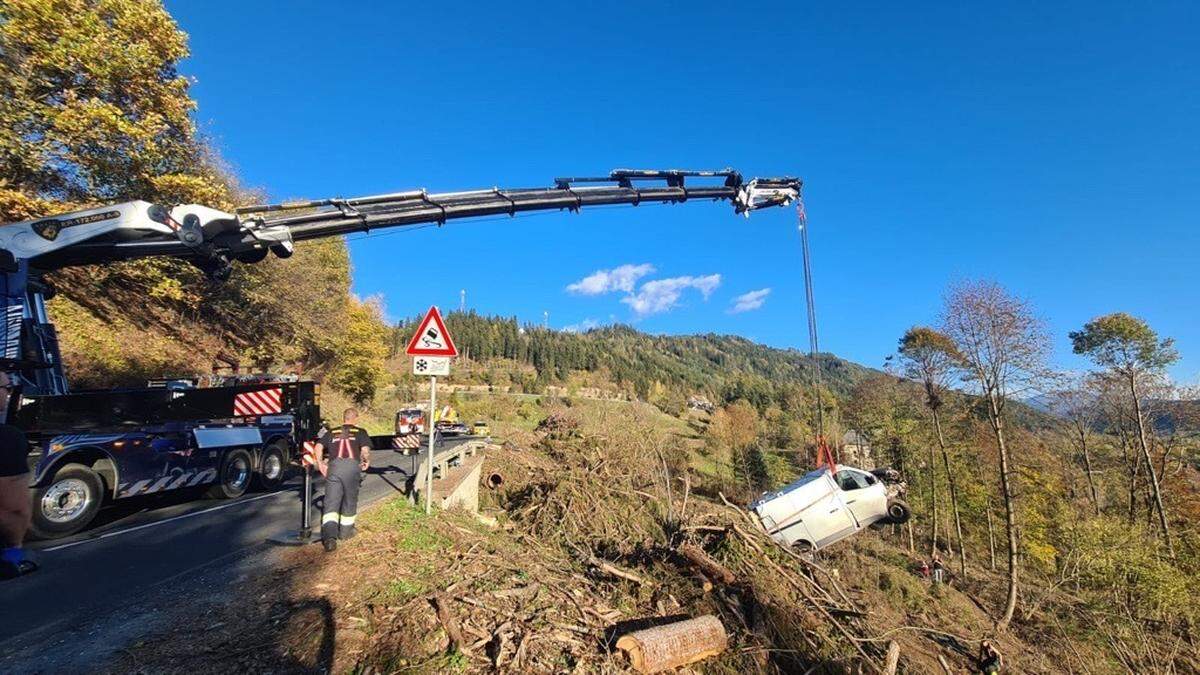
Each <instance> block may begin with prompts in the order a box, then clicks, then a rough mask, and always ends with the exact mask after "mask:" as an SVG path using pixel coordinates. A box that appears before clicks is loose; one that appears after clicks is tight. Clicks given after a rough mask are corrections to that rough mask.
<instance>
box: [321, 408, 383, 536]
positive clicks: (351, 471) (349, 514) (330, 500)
mask: <svg viewBox="0 0 1200 675" xmlns="http://www.w3.org/2000/svg"><path fill="white" fill-rule="evenodd" d="M319 443H320V444H321V448H322V450H323V452H324V455H325V458H326V459H327V460H328V461H329V470H328V471H327V472H326V474H325V507H324V510H323V513H322V514H321V538H322V539H337V538H345V537H349V536H351V535H353V534H354V518H355V516H357V515H358V484H359V480H360V479H361V478H362V470H361V469H360V468H359V463H360V462H361V461H362V455H363V450H364V449H368V450H369V449H370V447H371V437H370V436H368V435H367V432H366V431H363V430H362V429H360V428H358V427H355V426H351V425H343V426H341V427H338V428H337V429H334V430H333V431H329V432H326V433H325V434H324V435H323V436H321V438H320V439H319Z"/></svg>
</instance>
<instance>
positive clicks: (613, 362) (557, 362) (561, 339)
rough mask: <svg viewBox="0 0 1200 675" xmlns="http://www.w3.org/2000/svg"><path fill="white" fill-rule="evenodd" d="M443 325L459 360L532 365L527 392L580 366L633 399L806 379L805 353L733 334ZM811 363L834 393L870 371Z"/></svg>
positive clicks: (765, 392) (773, 389) (773, 386)
mask: <svg viewBox="0 0 1200 675" xmlns="http://www.w3.org/2000/svg"><path fill="white" fill-rule="evenodd" d="M446 323H447V327H448V328H449V330H450V332H451V334H452V335H453V336H454V339H455V343H456V345H457V346H458V348H459V351H460V353H462V354H463V355H465V356H466V357H467V358H469V359H473V360H477V361H486V360H489V359H510V360H512V361H515V362H517V363H521V364H526V365H529V366H532V367H533V368H534V369H535V370H536V376H535V377H534V379H533V380H532V381H530V382H528V383H526V384H528V386H529V388H530V390H531V391H532V390H539V389H542V388H544V387H545V385H547V384H563V383H566V382H567V381H568V380H569V378H570V376H571V373H572V372H573V371H585V372H589V373H602V374H604V375H606V376H607V377H608V378H609V379H611V381H612V382H613V383H614V384H615V385H617V386H618V387H620V388H623V389H628V390H629V391H630V393H632V394H633V395H635V396H637V397H638V398H641V399H649V398H650V397H651V396H652V395H653V394H654V393H655V391H656V389H657V390H659V391H661V390H663V389H664V388H665V389H668V390H672V391H675V392H676V393H679V394H685V395H686V394H705V395H708V396H710V397H715V398H719V399H728V400H730V401H732V400H738V399H745V400H750V401H753V402H755V403H762V404H765V403H767V402H768V401H769V400H771V399H781V398H782V397H784V396H785V395H786V394H785V391H786V390H791V389H795V388H796V387H797V386H799V385H807V384H808V383H810V382H811V380H812V376H813V375H812V360H811V359H809V358H808V356H807V355H806V354H803V353H801V352H799V351H796V350H794V349H774V348H770V347H765V346H763V345H760V344H756V343H754V342H751V341H750V340H747V339H745V338H742V337H738V336H734V335H714V334H707V335H651V334H648V333H643V332H640V331H637V330H635V329H633V328H631V327H629V326H622V325H615V326H608V327H604V328H595V329H592V330H589V331H587V332H584V333H573V332H564V331H556V330H549V329H545V328H542V327H540V326H535V325H532V324H526V325H521V324H520V323H519V322H518V321H517V320H516V319H515V318H501V317H487V316H482V315H479V314H476V313H475V312H466V313H464V312H453V313H451V314H449V315H447V317H446ZM415 329H416V320H410V321H405V322H402V323H401V324H400V325H398V326H397V327H396V332H395V335H394V337H393V342H392V349H393V352H403V350H404V346H405V343H406V342H407V340H408V338H409V337H410V336H411V335H412V332H413V330H415ZM819 360H820V364H821V373H822V376H823V377H824V381H825V385H826V386H827V387H828V388H829V389H831V390H832V391H833V392H835V393H838V394H843V395H844V394H846V393H848V392H849V391H850V390H851V389H852V388H853V387H854V385H855V384H857V383H858V382H860V381H861V380H862V379H863V378H864V377H866V376H867V375H868V374H870V373H871V372H872V371H871V370H870V369H868V368H864V367H863V366H860V365H858V364H856V363H851V362H849V361H846V360H843V359H840V358H838V357H836V356H833V355H830V354H822V355H821V357H820V359H819Z"/></svg>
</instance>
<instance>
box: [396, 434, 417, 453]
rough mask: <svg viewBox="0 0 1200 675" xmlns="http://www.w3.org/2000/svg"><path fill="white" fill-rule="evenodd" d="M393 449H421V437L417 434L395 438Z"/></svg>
mask: <svg viewBox="0 0 1200 675" xmlns="http://www.w3.org/2000/svg"><path fill="white" fill-rule="evenodd" d="M392 447H393V448H395V449H397V450H409V449H412V448H419V447H421V437H420V436H417V435H415V434H414V435H412V436H393V437H392Z"/></svg>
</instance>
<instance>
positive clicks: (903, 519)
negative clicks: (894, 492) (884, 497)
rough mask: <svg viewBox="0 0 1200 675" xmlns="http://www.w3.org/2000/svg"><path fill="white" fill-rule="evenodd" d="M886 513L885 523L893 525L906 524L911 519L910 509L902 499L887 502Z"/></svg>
mask: <svg viewBox="0 0 1200 675" xmlns="http://www.w3.org/2000/svg"><path fill="white" fill-rule="evenodd" d="M887 512H888V515H887V521H888V522H889V523H893V524H895V525H902V524H904V523H907V522H908V519H909V518H910V517H912V509H910V508H908V503H907V502H905V501H904V500H902V499H890V500H888V504H887Z"/></svg>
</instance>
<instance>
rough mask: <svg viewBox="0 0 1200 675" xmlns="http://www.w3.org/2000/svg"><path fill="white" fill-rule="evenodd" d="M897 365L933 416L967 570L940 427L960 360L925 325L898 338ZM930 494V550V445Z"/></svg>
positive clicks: (954, 490) (932, 480) (933, 463)
mask: <svg viewBox="0 0 1200 675" xmlns="http://www.w3.org/2000/svg"><path fill="white" fill-rule="evenodd" d="M898 352H899V354H900V362H901V367H902V368H903V371H904V375H905V376H906V377H908V378H909V379H912V380H916V381H917V382H920V383H921V385H922V386H923V387H924V389H925V406H926V407H927V408H929V414H930V417H932V418H933V428H934V434H935V436H936V438H937V445H938V449H939V450H940V451H941V455H942V466H943V467H944V468H945V470H946V481H947V483H948V484H949V486H950V506H951V510H952V512H953V514H954V532H955V535H956V536H957V538H958V554H959V558H958V562H959V570H960V571H961V572H962V573H963V574H966V572H967V549H966V547H965V546H964V545H963V532H962V518H961V516H960V515H959V511H958V484H957V480H956V479H955V476H954V472H953V471H951V469H950V454H949V452H948V451H947V449H946V435H945V433H944V432H943V430H942V420H941V416H940V411H941V408H942V404H943V402H944V401H943V397H944V396H945V393H946V387H947V385H948V378H949V377H950V373H951V372H952V370H953V368H954V364H955V363H957V362H958V361H960V360H961V359H960V357H959V353H958V348H957V347H955V345H954V341H953V340H951V339H950V338H949V336H947V335H946V334H945V333H941V332H939V331H937V330H934V329H933V328H929V327H927V326H913V327H912V328H909V329H908V331H906V332H905V333H904V336H903V337H901V338H900V346H899V349H898ZM929 455H930V457H929V473H930V481H929V483H930V487H929V489H930V494H931V496H932V498H931V502H932V504H933V514H932V515H933V534H932V537H931V548H932V551H937V481H936V479H935V474H936V470H935V468H934V467H935V466H936V465H937V463H936V461H934V458H933V451H932V448H931V449H930V453H929Z"/></svg>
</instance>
